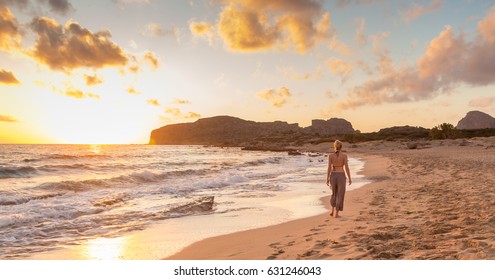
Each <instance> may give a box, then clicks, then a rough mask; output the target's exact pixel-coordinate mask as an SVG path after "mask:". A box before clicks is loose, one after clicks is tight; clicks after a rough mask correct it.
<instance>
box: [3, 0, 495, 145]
mask: <svg viewBox="0 0 495 280" xmlns="http://www.w3.org/2000/svg"><path fill="white" fill-rule="evenodd" d="M494 49H495V4H494V3H493V2H492V1H481V0H479V1H476V0H469V1H468V0H465V1H463V0H458V1H446V0H425V1H405V0H404V1H386V0H382V1H380V0H366V1H363V0H336V1H317V0H271V1H263V0H204V1H199V0H189V1H183V0H171V1H158V0H103V1H100V0H99V1H96V0H85V1H82V0H0V62H1V63H0V143H147V142H148V139H149V133H150V132H151V130H152V129H155V128H158V127H160V126H163V125H167V124H172V123H180V122H192V121H195V120H197V119H198V118H202V117H212V116H217V115H231V116H236V117H240V118H243V119H246V120H253V121H275V120H282V121H287V122H289V123H299V125H300V126H308V125H310V123H311V120H312V119H329V118H331V117H339V118H345V119H346V120H348V121H350V122H351V123H352V124H353V126H354V128H355V129H359V130H361V131H362V132H371V131H377V130H378V129H380V128H385V127H391V126H396V125H412V126H423V127H427V128H430V127H433V126H435V125H437V124H439V123H444V122H448V123H452V124H454V125H455V124H457V121H458V120H460V119H461V118H462V117H463V116H464V115H465V114H466V113H467V112H468V111H471V110H480V111H483V112H486V113H488V114H491V115H492V116H493V115H495V52H494V51H493V50H494Z"/></svg>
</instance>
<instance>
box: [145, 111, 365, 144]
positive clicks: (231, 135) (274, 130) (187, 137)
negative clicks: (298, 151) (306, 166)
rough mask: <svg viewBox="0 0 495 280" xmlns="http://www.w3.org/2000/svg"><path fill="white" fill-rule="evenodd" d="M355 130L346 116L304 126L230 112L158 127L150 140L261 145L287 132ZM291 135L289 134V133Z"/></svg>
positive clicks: (298, 133)
mask: <svg viewBox="0 0 495 280" xmlns="http://www.w3.org/2000/svg"><path fill="white" fill-rule="evenodd" d="M344 133H355V130H354V129H353V128H352V125H351V123H350V122H348V121H346V120H343V119H330V120H328V121H323V120H314V121H313V123H312V125H311V126H310V127H306V128H301V127H299V125H298V124H297V123H296V124H289V123H287V122H282V121H275V122H254V121H247V120H243V119H240V118H235V117H230V116H217V117H211V118H204V119H199V120H197V121H196V122H193V123H180V124H172V125H167V126H163V127H161V128H158V129H155V130H153V131H152V132H151V135H150V142H149V143H150V144H168V145H226V146H241V145H258V144H260V143H264V142H267V141H268V142H269V141H270V140H271V141H278V140H280V141H283V140H284V135H285V136H288V135H291V138H293V139H294V138H297V136H298V135H299V136H300V135H307V134H319V135H334V134H344ZM285 138H287V137H285Z"/></svg>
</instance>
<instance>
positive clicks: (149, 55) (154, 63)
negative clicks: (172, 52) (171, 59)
mask: <svg viewBox="0 0 495 280" xmlns="http://www.w3.org/2000/svg"><path fill="white" fill-rule="evenodd" d="M143 59H144V61H146V62H148V63H150V64H151V67H153V69H155V70H156V69H158V67H160V62H159V61H158V58H157V57H156V55H155V53H153V52H151V51H148V52H146V54H145V55H144V57H143Z"/></svg>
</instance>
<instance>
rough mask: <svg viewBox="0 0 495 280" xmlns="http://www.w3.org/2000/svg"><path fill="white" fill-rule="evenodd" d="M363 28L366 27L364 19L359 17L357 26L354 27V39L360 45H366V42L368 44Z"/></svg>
mask: <svg viewBox="0 0 495 280" xmlns="http://www.w3.org/2000/svg"><path fill="white" fill-rule="evenodd" d="M365 29H366V22H365V21H364V19H360V20H359V26H358V27H357V28H356V31H355V34H356V35H355V37H354V41H356V43H357V44H358V46H360V47H363V46H366V44H368V37H367V36H366V33H365V32H364V30H365Z"/></svg>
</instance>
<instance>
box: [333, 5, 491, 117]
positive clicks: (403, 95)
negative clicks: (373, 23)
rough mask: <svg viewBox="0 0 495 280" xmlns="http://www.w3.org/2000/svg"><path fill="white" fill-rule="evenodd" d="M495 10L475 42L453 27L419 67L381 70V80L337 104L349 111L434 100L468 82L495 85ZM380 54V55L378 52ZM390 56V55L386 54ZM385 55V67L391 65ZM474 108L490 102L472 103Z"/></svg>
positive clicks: (428, 50)
mask: <svg viewBox="0 0 495 280" xmlns="http://www.w3.org/2000/svg"><path fill="white" fill-rule="evenodd" d="M490 34H495V7H493V8H492V9H491V10H490V11H489V13H488V14H487V15H486V16H485V17H484V18H483V19H482V20H481V21H480V22H479V23H478V32H477V34H476V36H475V39H474V40H473V41H471V42H470V41H467V40H466V39H465V38H464V37H463V36H462V35H460V36H456V35H455V34H454V32H453V31H452V28H451V27H450V26H446V27H445V29H444V30H443V31H442V32H441V33H440V34H439V35H438V36H437V37H436V38H434V39H433V40H432V41H431V42H430V43H429V44H428V46H427V48H426V50H425V54H424V55H423V56H422V57H421V58H420V59H419V60H418V61H417V63H416V65H413V66H404V67H402V68H401V69H395V68H394V67H393V65H388V66H387V67H384V66H383V65H382V66H380V67H381V70H382V71H381V75H380V77H379V78H378V79H373V80H369V81H367V82H365V83H363V84H361V85H358V86H356V87H354V88H352V89H351V90H350V91H349V92H348V96H347V99H346V100H344V101H342V102H341V103H339V104H338V105H337V107H338V109H341V110H345V109H350V108H355V107H359V106H364V105H370V104H381V103H397V102H409V101H418V100H424V99H431V98H433V97H435V96H437V95H440V94H445V93H449V92H451V90H452V89H453V88H454V87H455V86H457V85H459V84H460V83H465V84H468V85H473V86H484V85H490V84H495V52H494V51H493V50H494V49H495V40H492V36H490ZM377 53H380V52H377ZM381 54H382V55H383V54H387V52H382V53H381ZM389 59H390V58H389V57H388V55H383V61H382V62H381V64H384V65H387V64H391V60H390V61H389ZM488 101H490V100H488ZM472 102H473V103H472V104H474V105H478V106H479V105H480V104H484V103H483V102H487V100H476V101H472Z"/></svg>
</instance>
